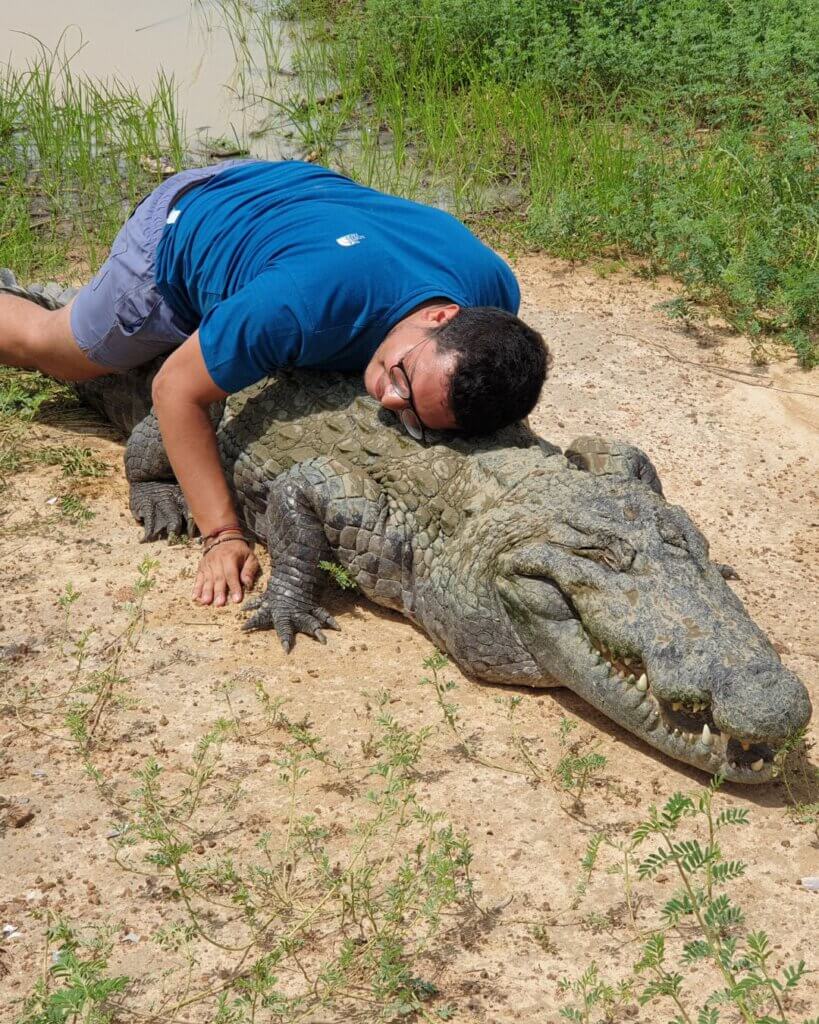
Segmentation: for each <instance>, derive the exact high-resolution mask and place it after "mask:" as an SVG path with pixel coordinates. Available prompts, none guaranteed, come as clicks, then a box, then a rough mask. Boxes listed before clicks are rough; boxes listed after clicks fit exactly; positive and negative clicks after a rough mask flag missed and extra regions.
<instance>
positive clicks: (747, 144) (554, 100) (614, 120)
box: [285, 0, 819, 366]
mask: <svg viewBox="0 0 819 1024" xmlns="http://www.w3.org/2000/svg"><path fill="white" fill-rule="evenodd" d="M285 10H286V11H287V12H289V13H290V14H292V15H298V16H300V17H301V18H302V19H304V20H303V22H302V27H301V29H299V30H298V31H297V36H298V38H299V43H298V46H297V55H296V56H297V66H298V68H299V71H300V73H301V76H302V80H301V87H302V89H303V95H302V96H301V98H300V99H299V101H298V102H295V101H294V102H293V104H292V108H291V114H292V117H293V119H294V122H295V124H296V128H297V130H298V131H299V132H300V134H301V137H302V140H303V142H304V145H305V146H306V147H307V148H309V149H312V150H314V151H315V152H316V153H317V154H318V155H319V157H320V158H322V159H332V160H335V161H336V162H337V163H339V164H340V165H341V166H342V168H343V169H345V170H347V171H349V172H351V173H353V174H355V175H356V176H358V177H361V178H363V179H364V180H365V181H367V182H368V183H371V184H375V185H376V186H380V187H387V188H392V189H395V190H397V191H404V192H410V193H420V194H427V195H429V194H433V195H440V194H441V193H442V192H443V193H444V194H449V196H450V201H451V202H452V204H453V205H454V206H455V208H456V210H457V211H458V212H459V213H461V214H462V215H464V216H467V217H470V218H472V219H473V220H477V221H478V224H479V227H480V219H481V216H482V215H484V216H485V215H486V214H490V215H491V216H492V218H493V219H495V220H497V219H498V218H500V220H501V222H502V225H503V228H504V230H505V232H506V236H507V239H514V240H515V241H516V242H518V243H522V244H524V245H526V246H532V247H538V248H542V249H545V250H547V251H549V252H551V253H554V254H556V255H559V256H564V257H568V258H572V259H579V258H588V257H593V256H600V255H605V256H615V257H618V258H634V257H637V258H640V259H642V260H644V261H646V262H647V264H648V270H649V271H650V272H658V271H669V272H671V273H672V274H674V275H676V276H677V277H678V278H679V279H680V280H682V281H683V282H684V283H685V285H686V288H687V292H688V295H689V296H690V297H691V298H694V299H696V300H700V301H706V302H707V303H709V304H711V305H712V306H715V307H718V308H719V309H720V310H721V311H722V312H723V313H724V314H725V315H726V317H727V318H728V319H729V320H730V321H731V322H732V323H733V324H734V325H735V326H737V327H738V328H740V329H742V330H744V331H746V332H748V333H749V334H750V335H751V336H752V338H753V339H754V342H755V345H756V346H757V347H758V348H760V349H762V348H763V347H764V345H765V343H766V341H767V340H769V339H783V340H785V341H787V342H789V343H790V344H791V345H792V346H793V348H794V349H795V351H796V353H797V355H798V358H799V360H800V361H801V363H802V365H804V366H810V365H812V364H813V363H815V362H816V360H817V336H818V335H817V332H818V331H819V263H817V260H818V259H819V188H817V185H818V184H819V172H817V166H819V161H818V160H817V156H818V155H819V153H818V151H817V133H816V126H815V121H814V117H815V112H816V97H817V95H819V59H817V53H819V13H817V8H816V7H815V5H797V4H795V3H793V2H790V0H788V2H785V0H749V2H748V3H745V4H733V3H728V2H727V0H682V2H672V0H651V2H648V0H619V2H614V0H597V2H590V3H583V4H577V3H574V2H569V0H551V2H549V3H547V2H545V0H492V2H489V0H474V2H473V3H470V4H464V3H461V2H460V0H421V2H420V3H418V2H416V0H360V2H358V3H347V2H340V0H291V2H290V3H288V4H286V5H285ZM328 96H330V97H339V98H337V99H335V100H334V101H332V102H327V101H326V98H327V97H328ZM351 125H352V126H354V127H355V128H356V130H357V142H356V144H355V145H352V146H350V145H346V146H345V147H340V146H339V145H338V144H337V139H338V132H339V129H340V128H341V127H342V126H346V127H347V128H349V127H350V126H351ZM385 142H386V145H385Z"/></svg>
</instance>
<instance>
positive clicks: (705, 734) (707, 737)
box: [702, 723, 714, 747]
mask: <svg viewBox="0 0 819 1024" xmlns="http://www.w3.org/2000/svg"><path fill="white" fill-rule="evenodd" d="M713 744H714V737H713V736H712V735H711V730H710V729H709V728H708V724H707V723H706V724H705V725H704V726H703V727H702V745H703V746H704V747H711V746H713Z"/></svg>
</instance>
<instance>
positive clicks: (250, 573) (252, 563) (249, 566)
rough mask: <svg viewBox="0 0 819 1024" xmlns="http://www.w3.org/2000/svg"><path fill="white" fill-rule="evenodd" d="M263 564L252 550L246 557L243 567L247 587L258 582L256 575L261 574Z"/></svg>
mask: <svg viewBox="0 0 819 1024" xmlns="http://www.w3.org/2000/svg"><path fill="white" fill-rule="evenodd" d="M260 569H261V566H260V565H259V561H258V559H257V558H256V556H255V555H254V554H253V552H252V551H251V552H250V554H249V555H248V556H247V558H246V559H245V564H244V566H243V567H242V583H243V584H244V586H246V587H252V586H253V584H254V583H255V582H256V577H257V576H258V575H259V570H260Z"/></svg>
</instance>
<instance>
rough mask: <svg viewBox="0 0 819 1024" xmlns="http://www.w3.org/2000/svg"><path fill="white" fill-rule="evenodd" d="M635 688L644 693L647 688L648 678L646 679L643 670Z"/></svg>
mask: <svg viewBox="0 0 819 1024" xmlns="http://www.w3.org/2000/svg"><path fill="white" fill-rule="evenodd" d="M637 689H638V690H639V691H640V693H645V692H646V690H647V689H648V679H646V674H645V672H643V674H642V675H641V676H640V678H639V679H638V680H637Z"/></svg>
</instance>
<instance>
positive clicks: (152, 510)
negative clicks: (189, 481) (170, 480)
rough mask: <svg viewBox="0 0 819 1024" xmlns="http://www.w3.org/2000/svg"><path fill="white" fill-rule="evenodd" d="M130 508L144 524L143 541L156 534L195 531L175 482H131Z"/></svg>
mask: <svg viewBox="0 0 819 1024" xmlns="http://www.w3.org/2000/svg"><path fill="white" fill-rule="evenodd" d="M131 512H132V513H133V515H134V518H135V519H136V521H137V522H138V523H142V525H143V527H144V532H143V534H142V543H143V544H144V543H147V542H148V541H152V540H159V538H160V537H167V538H168V539H169V540H170V539H171V538H173V537H181V536H188V537H192V536H193V535H194V533H195V532H196V526H195V524H194V522H193V519H192V517H191V514H190V512H189V511H188V506H187V503H186V501H185V498H184V496H183V494H182V489H181V488H180V487H179V485H178V484H163V483H136V484H131Z"/></svg>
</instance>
